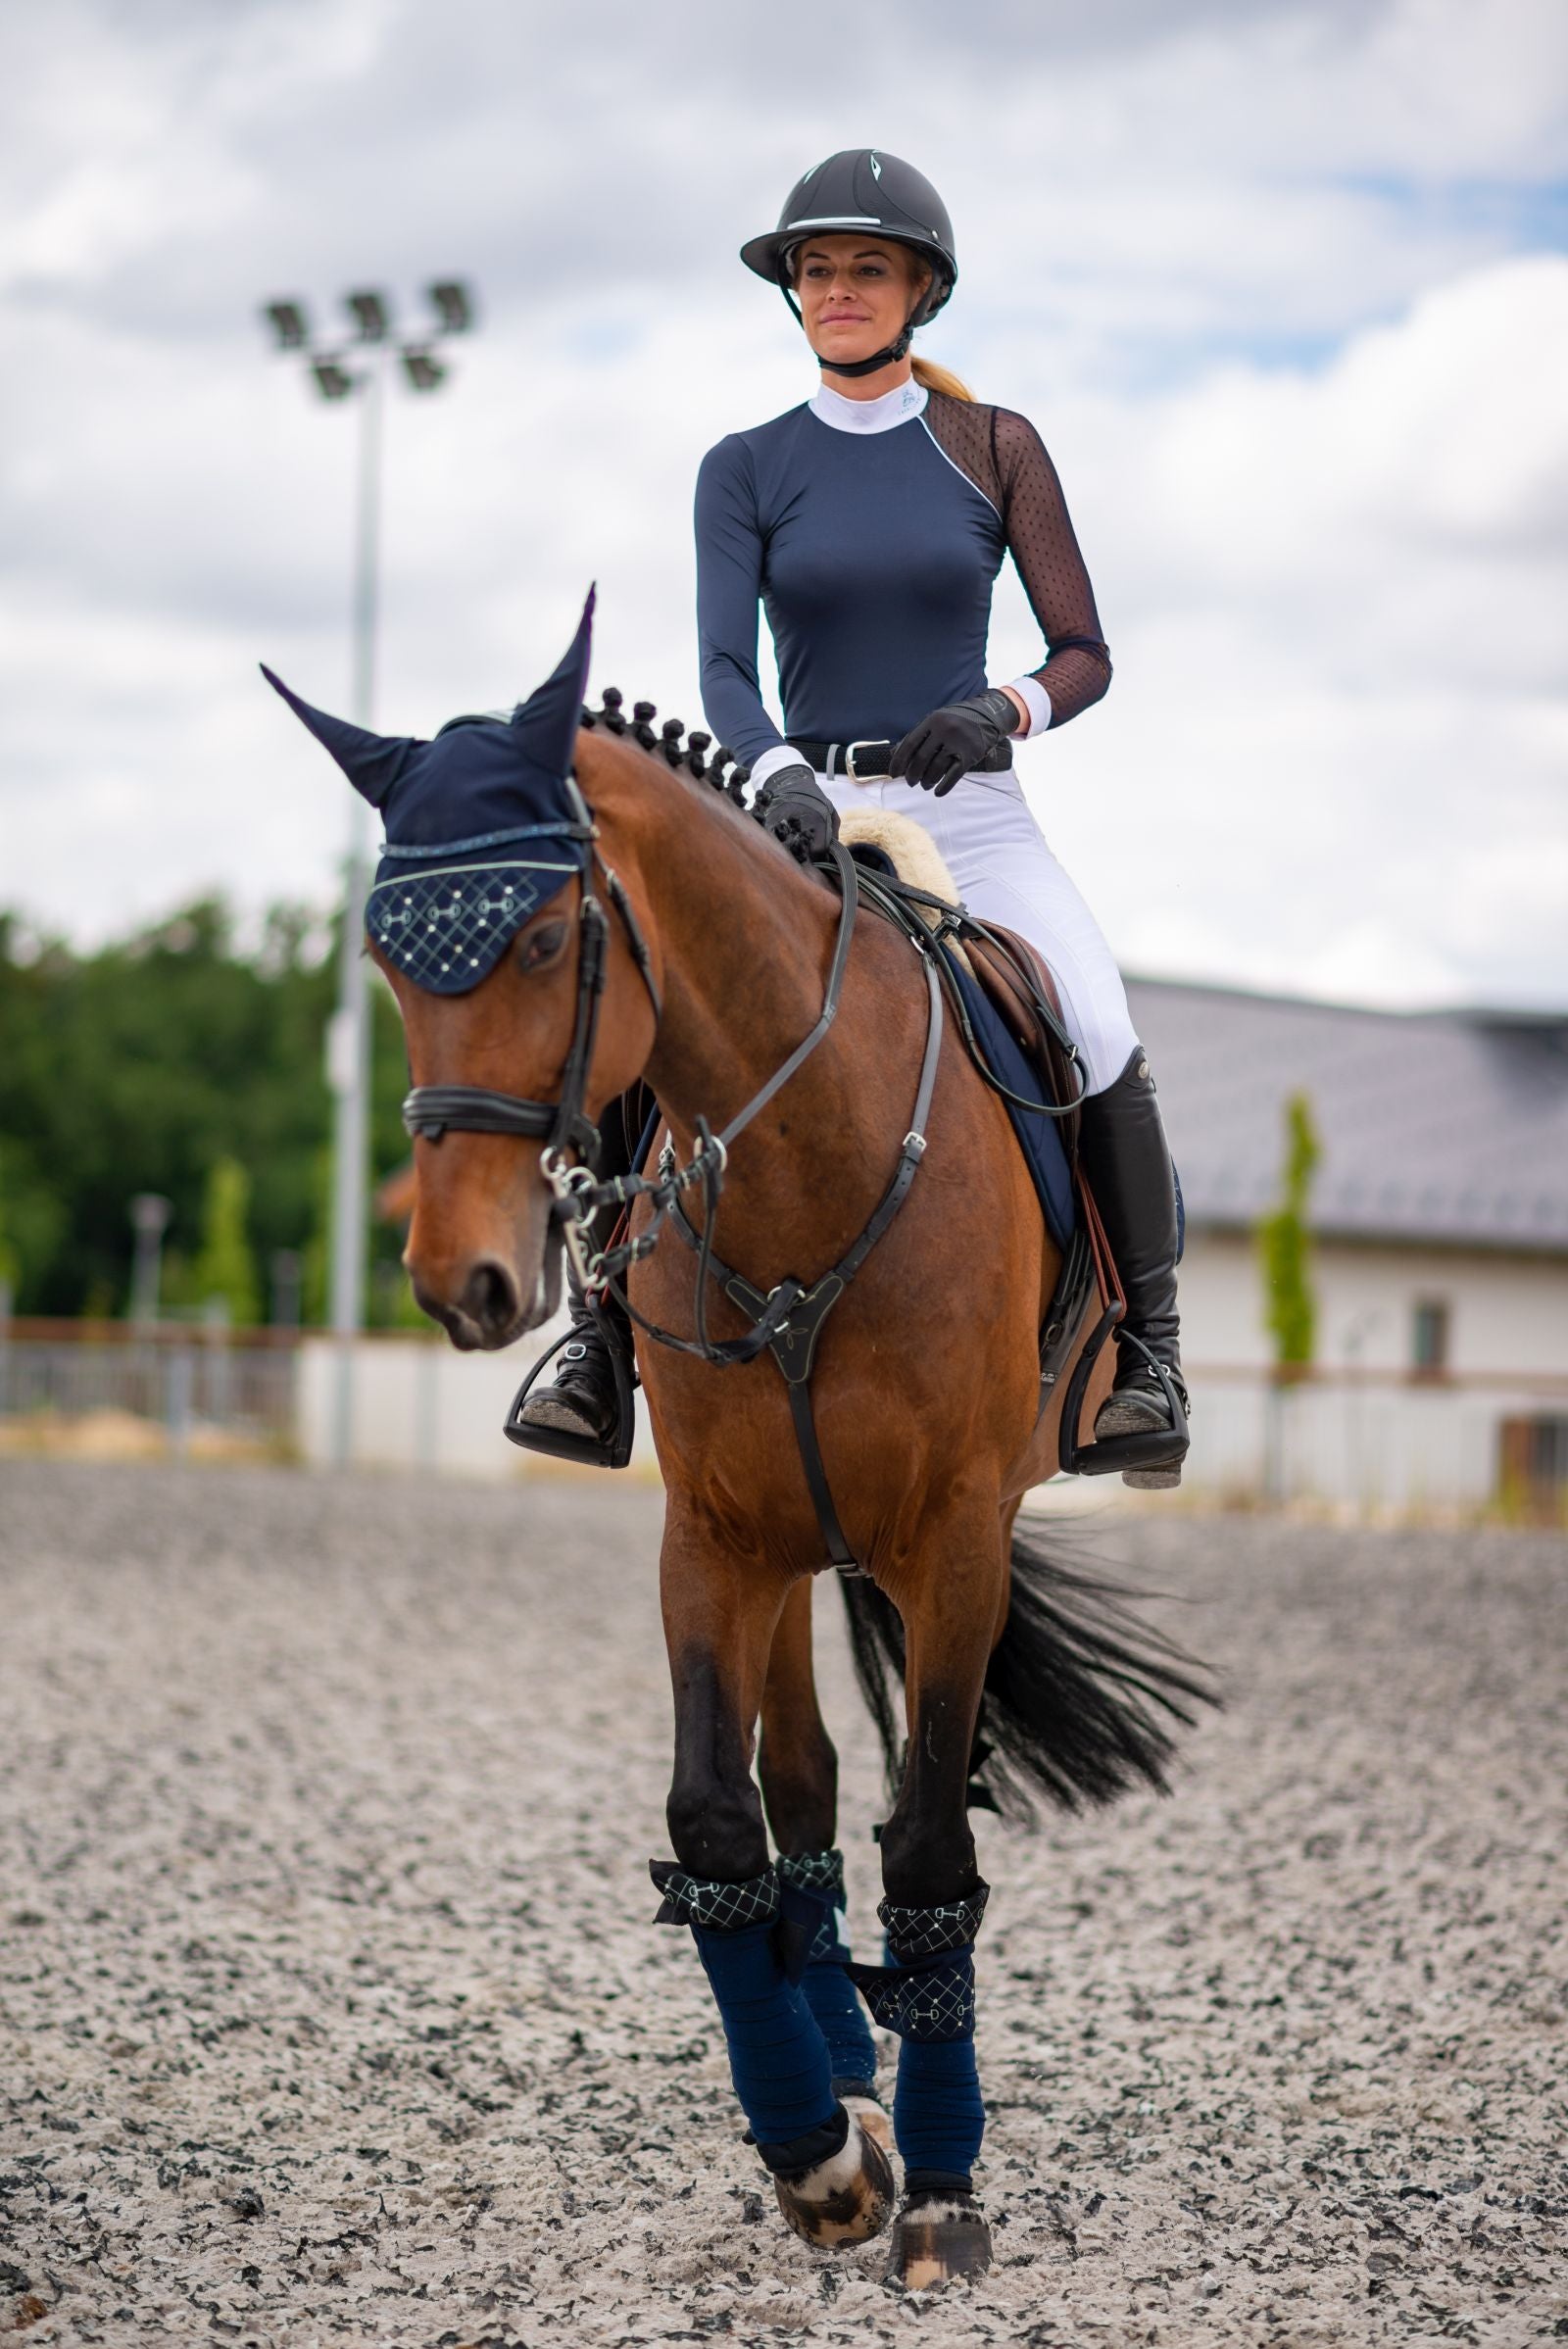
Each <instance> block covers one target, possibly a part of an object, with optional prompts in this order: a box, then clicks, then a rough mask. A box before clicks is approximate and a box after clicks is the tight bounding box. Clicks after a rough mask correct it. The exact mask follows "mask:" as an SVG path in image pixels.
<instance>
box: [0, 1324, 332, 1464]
mask: <svg viewBox="0 0 1568 2349" xmlns="http://www.w3.org/2000/svg"><path fill="white" fill-rule="evenodd" d="M298 1354H299V1341H298V1334H297V1333H296V1332H295V1331H292V1330H287V1331H274V1330H231V1329H228V1328H225V1327H223V1326H222V1325H211V1324H209V1325H201V1326H195V1325H191V1324H189V1323H169V1322H162V1323H159V1324H157V1325H155V1326H153V1327H150V1328H146V1327H143V1328H138V1327H136V1326H135V1325H133V1324H131V1323H127V1322H114V1321H39V1320H13V1321H9V1322H7V1321H4V1320H0V1419H10V1420H25V1419H28V1418H40V1417H45V1416H47V1417H49V1418H54V1419H66V1420H74V1419H84V1418H86V1417H88V1416H89V1415H90V1414H92V1413H94V1412H101V1411H123V1412H128V1413H129V1414H130V1415H131V1416H132V1417H134V1418H137V1419H145V1420H149V1421H153V1422H156V1423H157V1424H159V1425H161V1426H162V1427H163V1428H164V1429H165V1430H166V1431H167V1433H168V1435H169V1438H170V1441H171V1442H172V1444H174V1445H175V1446H176V1447H181V1446H182V1445H183V1444H184V1443H185V1441H186V1440H187V1438H188V1437H189V1435H190V1432H191V1430H192V1428H193V1427H195V1426H197V1425H199V1424H200V1425H207V1426H213V1427H221V1428H226V1429H230V1430H233V1431H235V1432H236V1433H243V1434H249V1435H255V1436H259V1437H267V1438H275V1439H277V1440H279V1441H283V1440H287V1439H289V1438H291V1437H292V1434H293V1428H294V1416H295V1399H294V1395H295V1383H296V1375H297V1362H298Z"/></svg>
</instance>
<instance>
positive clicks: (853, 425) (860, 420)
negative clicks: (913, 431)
mask: <svg viewBox="0 0 1568 2349" xmlns="http://www.w3.org/2000/svg"><path fill="white" fill-rule="evenodd" d="M925 403H926V390H925V386H924V384H923V383H916V382H915V380H914V378H913V376H912V375H911V376H910V377H909V378H908V380H907V382H904V383H895V385H894V386H893V389H892V390H891V391H885V392H883V393H881V394H880V396H879V397H878V398H877V399H875V400H846V398H845V397H844V394H843V393H842V392H836V391H833V390H831V389H830V388H829V386H828V385H827V384H825V383H824V384H822V385H820V386H819V388H818V389H817V390H816V391H815V392H814V393H813V394H812V396H811V398H810V399H809V401H808V402H807V406H808V407H809V409H810V411H811V414H812V415H813V416H816V417H817V418H818V419H819V420H820V421H821V422H822V423H824V424H831V425H832V427H833V429H834V431H835V432H891V431H892V430H893V427H894V426H895V424H907V423H908V422H909V420H910V418H911V417H913V416H918V415H919V414H920V412H921V411H922V409H923V408H924V407H925Z"/></svg>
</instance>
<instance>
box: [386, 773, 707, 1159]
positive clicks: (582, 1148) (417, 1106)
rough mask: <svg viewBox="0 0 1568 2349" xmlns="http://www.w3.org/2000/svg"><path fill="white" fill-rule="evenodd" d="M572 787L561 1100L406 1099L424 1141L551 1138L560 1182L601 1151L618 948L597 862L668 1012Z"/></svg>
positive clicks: (450, 1094)
mask: <svg viewBox="0 0 1568 2349" xmlns="http://www.w3.org/2000/svg"><path fill="white" fill-rule="evenodd" d="M567 786H568V788H569V790H570V791H571V793H572V796H573V798H574V799H575V800H576V803H577V807H578V808H579V809H580V811H581V819H580V822H579V823H578V825H576V826H575V827H574V836H575V837H576V838H578V839H581V840H583V841H585V842H586V843H587V847H588V854H587V856H586V857H585V858H584V860H583V865H582V875H581V882H582V902H581V905H579V907H578V913H577V996H576V1008H575V1012H574V1014H573V1019H572V1032H571V1044H570V1048H569V1050H568V1051H567V1053H566V1066H565V1071H564V1075H563V1078H562V1085H561V1098H560V1100H559V1101H529V1100H527V1099H525V1098H524V1097H523V1096H522V1095H521V1094H515V1093H495V1092H492V1091H491V1090H490V1088H489V1087H488V1086H486V1085H416V1086H415V1088H414V1090H413V1091H412V1093H410V1094H408V1095H407V1096H406V1098H405V1100H404V1103H403V1123H404V1126H405V1128H406V1129H407V1131H408V1132H409V1133H410V1134H411V1135H413V1136H414V1137H415V1139H416V1140H422V1141H425V1142H439V1141H440V1139H441V1137H442V1135H443V1134H453V1133H455V1134H511V1135H515V1136H516V1137H517V1138H518V1139H520V1140H522V1141H525V1142H543V1143H544V1145H545V1150H544V1154H543V1157H542V1159H541V1161H540V1163H541V1165H542V1166H544V1169H545V1179H546V1181H547V1182H552V1183H553V1182H554V1179H555V1178H554V1175H553V1174H552V1172H551V1169H552V1167H564V1166H566V1153H567V1151H568V1150H569V1151H572V1152H574V1153H575V1155H576V1158H577V1161H578V1163H579V1164H583V1163H586V1164H588V1165H593V1164H596V1163H597V1161H598V1157H599V1150H600V1135H599V1128H598V1127H597V1126H596V1125H595V1124H594V1122H593V1120H592V1119H591V1118H590V1117H589V1115H588V1113H587V1111H586V1110H585V1108H584V1106H583V1101H584V1097H585V1094H586V1091H587V1085H588V1071H589V1068H590V1067H591V1065H592V1063H593V1056H594V1045H595V1043H596V1042H597V1040H598V1035H599V1012H600V1006H601V1004H602V1003H603V1001H604V993H605V975H606V972H605V966H606V961H607V958H608V954H609V948H610V916H609V914H608V913H607V912H606V910H605V905H604V900H603V899H602V898H601V897H600V895H599V893H598V891H597V890H596V888H595V887H594V874H595V871H596V869H597V871H598V872H599V873H600V874H602V875H603V878H604V887H605V896H606V897H608V899H609V900H610V903H611V905H613V908H614V910H615V911H616V913H618V914H619V916H620V919H621V921H622V923H623V924H624V926H625V931H626V941H627V944H628V945H629V947H630V948H631V954H632V960H633V961H634V962H635V963H636V965H637V969H638V971H639V973H640V974H641V977H642V981H643V984H644V986H645V987H646V988H647V990H648V996H649V1001H650V1002H651V1003H652V1004H653V1006H654V1018H655V1019H656V1020H658V1019H660V1018H661V1017H662V1012H663V1001H662V997H661V995H660V991H659V982H658V981H657V980H656V978H655V977H654V965H653V957H652V955H651V954H649V952H648V941H647V940H646V938H644V936H643V933H642V929H641V927H640V925H639V923H638V920H637V915H636V912H635V910H634V909H633V906H632V902H631V900H630V898H629V897H628V896H627V894H626V889H625V884H624V883H623V882H622V880H621V879H620V876H619V874H618V873H616V872H615V871H613V868H612V867H611V866H610V865H608V864H607V863H606V862H605V860H604V858H603V856H601V855H600V854H599V847H598V838H599V834H598V826H597V825H596V824H595V823H594V821H593V818H592V817H591V816H590V815H589V813H588V810H587V807H585V806H584V804H583V801H582V798H581V795H580V794H579V793H578V791H577V788H576V784H575V782H574V781H573V780H572V778H571V777H569V776H568V777H567ZM568 1171H571V1170H570V1169H569V1168H568Z"/></svg>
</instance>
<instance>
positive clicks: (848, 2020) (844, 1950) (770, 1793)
mask: <svg viewBox="0 0 1568 2349" xmlns="http://www.w3.org/2000/svg"><path fill="white" fill-rule="evenodd" d="M811 1588H812V1586H811V1583H810V1581H809V1578H807V1577H804V1576H803V1578H802V1579H801V1581H799V1582H798V1583H796V1584H794V1585H793V1586H792V1587H791V1590H790V1593H789V1596H788V1597H787V1598H786V1599H785V1601H784V1608H783V1612H782V1613H781V1615H780V1616H779V1619H778V1624H777V1627H776V1629H775V1631H774V1633H773V1645H772V1650H771V1652H770V1654H769V1656H768V1660H767V1680H766V1683H765V1684H764V1687H763V1689H762V1741H761V1745H760V1749H759V1752H758V1757H757V1774H758V1776H759V1778H760V1780H761V1782H762V1801H763V1803H764V1804H765V1806H766V1809H767V1820H768V1825H769V1826H770V1827H771V1829H772V1831H773V1840H774V1842H775V1844H776V1845H777V1846H778V1855H779V1856H778V1872H779V1875H780V1877H781V1878H782V1879H783V1881H784V1883H785V1884H787V1885H788V1886H789V1887H790V1888H791V1890H792V1891H793V1892H794V1893H795V1894H796V1896H797V1899H798V1900H800V1899H801V1898H802V1897H803V1896H804V1899H805V1900H807V1901H810V1902H814V1903H815V1905H816V1910H817V1919H816V1923H815V1926H814V1930H813V1932H812V1935H811V1945H810V1950H809V1955H808V1957H807V1961H806V1972H805V1973H804V1975H803V1976H802V1977H801V1987H802V1989H803V1990H804V1992H805V1994H806V2002H807V2004H808V2006H809V2008H810V2010H811V2012H812V2014H813V2015H814V2016H815V2017H816V2020H817V2024H818V2026H819V2028H820V2030H821V2032H822V2036H823V2038H824V2039H825V2040H826V2041H827V2052H828V2060H829V2062H830V2063H831V2064H832V2067H833V2092H834V2094H835V2095H836V2096H838V2097H839V2098H840V2099H841V2100H842V2101H843V2103H844V2105H845V2106H846V2107H847V2109H848V2110H849V2111H850V2112H852V2113H853V2114H854V2115H855V2117H856V2119H857V2120H858V2122H859V2123H860V2125H861V2127H862V2128H863V2129H866V2130H867V2131H868V2132H869V2134H870V2135H872V2136H874V2137H875V2138H876V2141H877V2143H878V2144H879V2145H880V2146H881V2147H882V2148H883V2150H884V2151H885V2152H891V2151H892V2147H893V2127H892V2123H891V2121H890V2120H889V2118H888V2115H887V2114H886V2113H885V2112H884V2110H883V2108H882V2105H881V2103H880V2102H879V2100H878V2098H877V2092H876V2043H875V2041H874V2040H873V2038H872V2036H871V2031H870V2027H869V2025H868V2024H867V2022H866V2019H865V2009H864V2007H863V2006H862V2005H861V2003H860V2000H859V1997H858V1994H857V1992H856V1988H855V1984H854V1983H853V1982H851V1980H850V1978H849V1975H848V1974H847V1973H846V1972H845V1968H846V1966H847V1965H848V1964H849V1961H850V1946H849V1938H848V1929H847V1926H846V1923H845V1906H846V1903H845V1893H844V1855H843V1853H842V1852H841V1851H840V1850H839V1849H838V1848H837V1846H836V1843H835V1840H834V1835H835V1829H836V1825H837V1820H838V1783H839V1758H838V1755H837V1753H836V1752H835V1751H834V1747H833V1740H832V1738H831V1737H829V1736H828V1734H827V1730H826V1728H825V1727H824V1725H823V1721H822V1714H821V1710H820V1708H819V1706H818V1704H817V1701H816V1679H815V1675H814V1673H813V1670H812V1665H811Z"/></svg>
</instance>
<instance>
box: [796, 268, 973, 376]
mask: <svg viewBox="0 0 1568 2349" xmlns="http://www.w3.org/2000/svg"><path fill="white" fill-rule="evenodd" d="M788 267H789V264H788V262H787V261H786V262H784V263H782V264H781V265H780V275H779V281H778V290H779V292H780V293H781V294H782V295H783V297H784V299H785V301H786V302H787V303H788V304H789V306H790V309H791V310H792V311H793V312H794V314H795V323H796V325H797V326H799V327H800V329H801V332H802V333H803V334H804V333H805V331H806V320H805V318H804V317H803V316H802V315H801V306H800V304H799V302H797V301H796V299H795V289H794V287H793V286H792V285H791V284H790V282H789V279H788V278H787V277H786V276H785V275H784V274H783V270H784V269H787V268H788ZM936 290H937V279H936V272H935V270H933V271H932V275H931V282H930V284H929V285H928V286H927V287H926V289H925V292H924V293H923V294H922V295H921V296H920V299H919V301H918V302H916V304H915V306H914V308H913V309H912V310H911V311H910V313H909V315H908V317H907V318H906V319H905V321H904V331H903V333H902V334H899V335H897V336H895V338H894V340H893V341H892V342H890V343H889V344H888V346H887V348H886V349H885V350H882V351H873V352H872V354H871V356H870V358H869V359H823V358H821V357H820V356H819V355H818V354H817V353H816V352H815V351H813V352H812V354H811V356H812V358H813V359H815V360H816V364H817V366H818V367H821V368H822V370H823V372H824V373H826V374H829V375H874V374H875V373H876V371H877V369H878V367H892V366H893V364H894V362H895V361H896V360H900V359H903V358H905V357H907V353H908V348H909V345H910V343H911V342H912V341H913V340H914V330H915V328H916V326H923V325H924V324H925V321H926V319H927V318H928V317H929V316H930V310H931V297H932V295H933V294H934V293H935V292H936Z"/></svg>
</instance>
